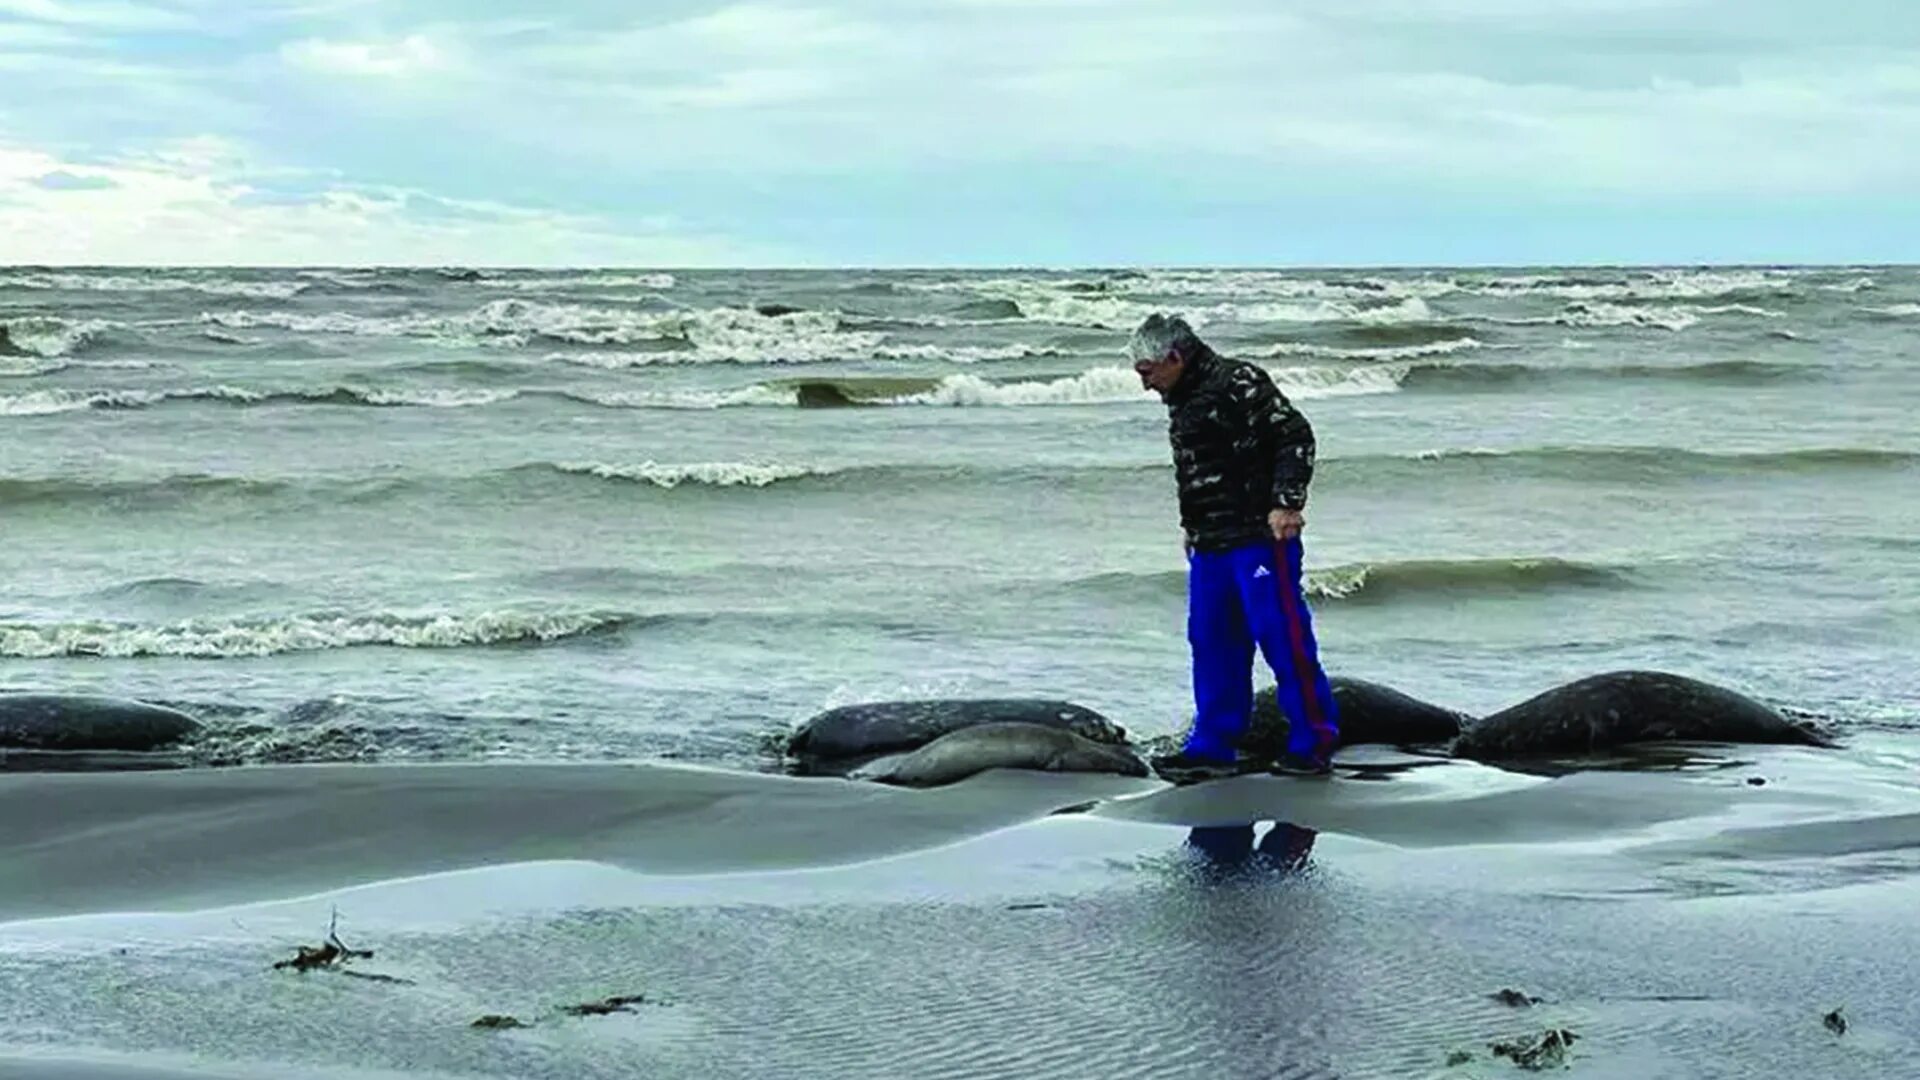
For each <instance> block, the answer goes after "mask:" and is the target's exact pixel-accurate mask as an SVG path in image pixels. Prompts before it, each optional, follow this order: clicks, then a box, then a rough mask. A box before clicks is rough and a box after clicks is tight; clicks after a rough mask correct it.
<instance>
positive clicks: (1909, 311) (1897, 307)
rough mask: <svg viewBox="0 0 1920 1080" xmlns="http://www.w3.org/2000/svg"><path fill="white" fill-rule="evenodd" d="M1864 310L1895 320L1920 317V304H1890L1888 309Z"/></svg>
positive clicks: (1872, 308) (1874, 308) (1873, 308)
mask: <svg viewBox="0 0 1920 1080" xmlns="http://www.w3.org/2000/svg"><path fill="white" fill-rule="evenodd" d="M1863 310H1866V311H1868V312H1871V313H1873V314H1875V315H1885V316H1888V317H1890V318H1895V319H1911V318H1915V317H1920V304H1889V305H1887V306H1886V307H1870V308H1865V309H1863Z"/></svg>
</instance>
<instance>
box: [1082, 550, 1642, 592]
mask: <svg viewBox="0 0 1920 1080" xmlns="http://www.w3.org/2000/svg"><path fill="white" fill-rule="evenodd" d="M1633 584H1634V580H1633V578H1632V576H1631V575H1630V574H1628V573H1627V572H1626V571H1624V570H1620V569H1617V568H1614V567H1609V566H1601V565H1597V564H1593V563H1585V562H1578V561H1574V560H1568V559H1557V558H1546V557H1543V558H1490V559H1409V560H1382V561H1377V562H1359V563H1349V564H1346V565H1342V566H1334V567H1327V568H1324V569H1318V570H1309V571H1308V572H1307V575H1306V592H1307V595H1308V596H1309V597H1313V598H1315V599H1318V600H1321V601H1328V602H1333V601H1348V602H1369V603H1375V602H1385V601H1392V600H1407V599H1416V600H1418V599H1449V598H1459V597H1462V596H1471V595H1475V594H1489V593H1509V594H1510V593H1516V592H1546V591H1552V590H1558V589H1568V588H1589V589H1618V588H1628V587H1631V586H1633ZM1065 587H1066V588H1067V590H1068V591H1071V592H1088V593H1093V594H1096V595H1101V596H1106V597H1111V598H1124V599H1139V600H1143V601H1152V602H1159V601H1160V600H1161V599H1163V598H1165V597H1169V596H1178V595H1181V594H1183V593H1184V592H1185V591H1186V588H1187V574H1186V571H1184V570H1168V571H1162V572H1153V573H1145V574H1136V573H1125V572H1120V573H1107V574H1096V575H1093V576H1090V577H1084V578H1078V579H1075V580H1073V581H1070V582H1067V583H1066V584H1065Z"/></svg>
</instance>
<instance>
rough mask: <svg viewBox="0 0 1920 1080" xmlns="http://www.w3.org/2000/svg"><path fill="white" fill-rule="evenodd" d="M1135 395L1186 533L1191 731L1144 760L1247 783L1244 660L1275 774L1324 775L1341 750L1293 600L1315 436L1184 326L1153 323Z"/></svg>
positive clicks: (1137, 341) (1257, 381)
mask: <svg viewBox="0 0 1920 1080" xmlns="http://www.w3.org/2000/svg"><path fill="white" fill-rule="evenodd" d="M1128 352H1129V354H1130V356H1131V358H1132V360H1133V370H1134V371H1135V373H1137V374H1138V375H1139V376H1140V382H1141V385H1143V386H1145V387H1146V388H1148V389H1150V390H1154V391H1157V392H1158V393H1159V394H1160V397H1161V400H1163V401H1165V402H1166V403H1167V413H1168V432H1169V434H1170V435H1171V437H1172V440H1173V464H1174V473H1175V477H1176V479H1177V481H1178V483H1179V490H1180V524H1181V527H1182V528H1183V529H1184V530H1185V533H1186V550H1187V566H1188V572H1187V600H1188V610H1187V640H1188V642H1189V643H1190V644H1191V646H1192V648H1193V697H1194V705H1195V711H1194V717H1193V728H1192V730H1191V731H1190V732H1189V733H1188V735H1187V738H1186V743H1185V745H1184V746H1183V747H1182V748H1181V750H1180V752H1179V753H1176V754H1167V755H1162V756H1160V757H1158V758H1156V759H1154V762H1153V765H1154V769H1155V770H1156V771H1157V772H1158V773H1159V774H1160V776H1161V777H1163V778H1164V779H1167V780H1170V781H1172V782H1174V783H1191V782H1193V781H1197V780H1207V779H1213V778H1216V777H1222V776H1231V775H1235V774H1237V773H1242V772H1248V771H1251V770H1252V769H1254V768H1256V767H1258V766H1259V764H1261V763H1253V762H1247V761H1243V760H1242V759H1241V758H1240V756H1239V754H1238V752H1237V750H1236V749H1235V746H1236V744H1237V742H1238V741H1239V739H1240V736H1241V735H1242V733H1244V732H1245V731H1246V728H1247V723H1248V721H1249V720H1250V718H1251V716H1252V712H1253V651H1254V647H1255V646H1256V645H1257V646H1258V647H1259V649H1260V653H1261V655H1262V656H1264V657H1265V658H1266V661H1267V664H1268V666H1270V667H1271V668H1272V669H1273V674H1274V678H1275V680H1276V682H1277V684H1278V688H1279V699H1280V707H1281V709H1282V710H1283V711H1284V712H1285V713H1286V717H1287V723H1288V733H1287V752H1286V754H1285V755H1284V756H1283V757H1282V758H1281V759H1280V760H1279V761H1277V762H1275V763H1273V764H1272V766H1271V768H1272V769H1273V771H1275V772H1283V773H1295V774H1304V775H1325V774H1327V773H1328V772H1329V771H1330V770H1329V758H1330V757H1331V755H1332V753H1333V749H1334V746H1335V744H1336V743H1337V741H1338V738H1339V733H1338V727H1337V723H1338V717H1337V713H1336V710H1335V707H1334V702H1333V691H1332V689H1331V688H1330V687H1329V686H1328V685H1327V676H1326V673H1325V672H1323V671H1322V670H1321V669H1320V656H1319V649H1318V647H1317V646H1316V645H1315V643H1314V639H1313V620H1312V617H1311V615H1310V614H1309V612H1308V611H1307V602H1306V597H1305V595H1304V594H1303V592H1302V590H1301V572H1300V556H1301V546H1300V530H1301V528H1302V527H1303V526H1304V524H1305V523H1304V521H1303V519H1302V517H1301V512H1302V511H1303V510H1304V509H1305V508H1306V505H1307V485H1308V483H1309V482H1310V481H1311V480H1312V479H1313V429H1312V428H1311V427H1310V426H1309V425H1308V424H1307V419H1306V417H1304V416H1302V415H1300V413H1299V412H1298V411H1296V410H1295V409H1294V408H1293V406H1292V405H1291V404H1290V403H1289V402H1288V401H1287V399H1286V397H1285V395H1283V394H1281V393H1280V391H1279V390H1278V389H1277V388H1275V386H1274V385H1273V380H1272V379H1271V378H1269V377H1268V376H1267V373H1266V372H1265V371H1263V370H1261V369H1260V368H1258V367H1256V366H1254V365H1252V364H1248V363H1243V362H1241V361H1238V360H1229V359H1228V358H1226V357H1224V356H1221V355H1219V354H1217V353H1215V352H1214V351H1213V350H1212V349H1211V348H1208V347H1207V345H1206V343H1205V342H1203V341H1201V340H1200V339H1199V338H1198V337H1195V336H1194V333H1193V330H1192V329H1191V328H1190V327H1188V326H1187V324H1186V322H1185V321H1183V320H1181V319H1179V318H1177V317H1175V318H1170V317H1167V316H1164V315H1153V316H1150V317H1149V318H1148V319H1147V320H1146V321H1145V322H1143V323H1141V324H1140V327H1139V329H1137V330H1135V331H1134V333H1133V337H1132V340H1131V341H1130V342H1129V343H1128Z"/></svg>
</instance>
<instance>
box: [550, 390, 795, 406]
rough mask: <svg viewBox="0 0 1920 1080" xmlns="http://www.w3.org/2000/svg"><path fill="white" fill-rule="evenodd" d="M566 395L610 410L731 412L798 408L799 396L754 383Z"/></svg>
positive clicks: (575, 391) (791, 392) (572, 393)
mask: <svg viewBox="0 0 1920 1080" xmlns="http://www.w3.org/2000/svg"><path fill="white" fill-rule="evenodd" d="M565 396H566V397H569V398H572V399H573V400H575V401H578V402H581V403H583V404H587V405H599V406H602V407H605V408H609V409H732V408H741V407H755V406H770V405H771V406H778V405H788V406H791V405H798V404H799V403H800V393H799V391H798V390H796V389H795V388H794V387H791V386H764V385H760V384H755V385H753V386H743V387H739V388H737V389H733V390H616V391H608V392H593V391H581V390H569V391H566V392H565Z"/></svg>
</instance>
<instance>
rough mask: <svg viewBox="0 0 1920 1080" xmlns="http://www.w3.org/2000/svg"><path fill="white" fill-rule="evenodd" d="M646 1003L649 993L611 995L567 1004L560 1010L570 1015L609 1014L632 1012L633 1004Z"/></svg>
mask: <svg viewBox="0 0 1920 1080" xmlns="http://www.w3.org/2000/svg"><path fill="white" fill-rule="evenodd" d="M646 1003H647V995H645V994H631V995H628V996H626V997H610V998H607V999H606V1000H604V1001H590V1002H588V1003H586V1004H585V1005H565V1006H562V1007H561V1009H560V1011H561V1012H563V1013H566V1014H567V1015H568V1016H608V1015H611V1014H613V1013H617V1012H632V1011H633V1006H635V1005H645V1004H646Z"/></svg>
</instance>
